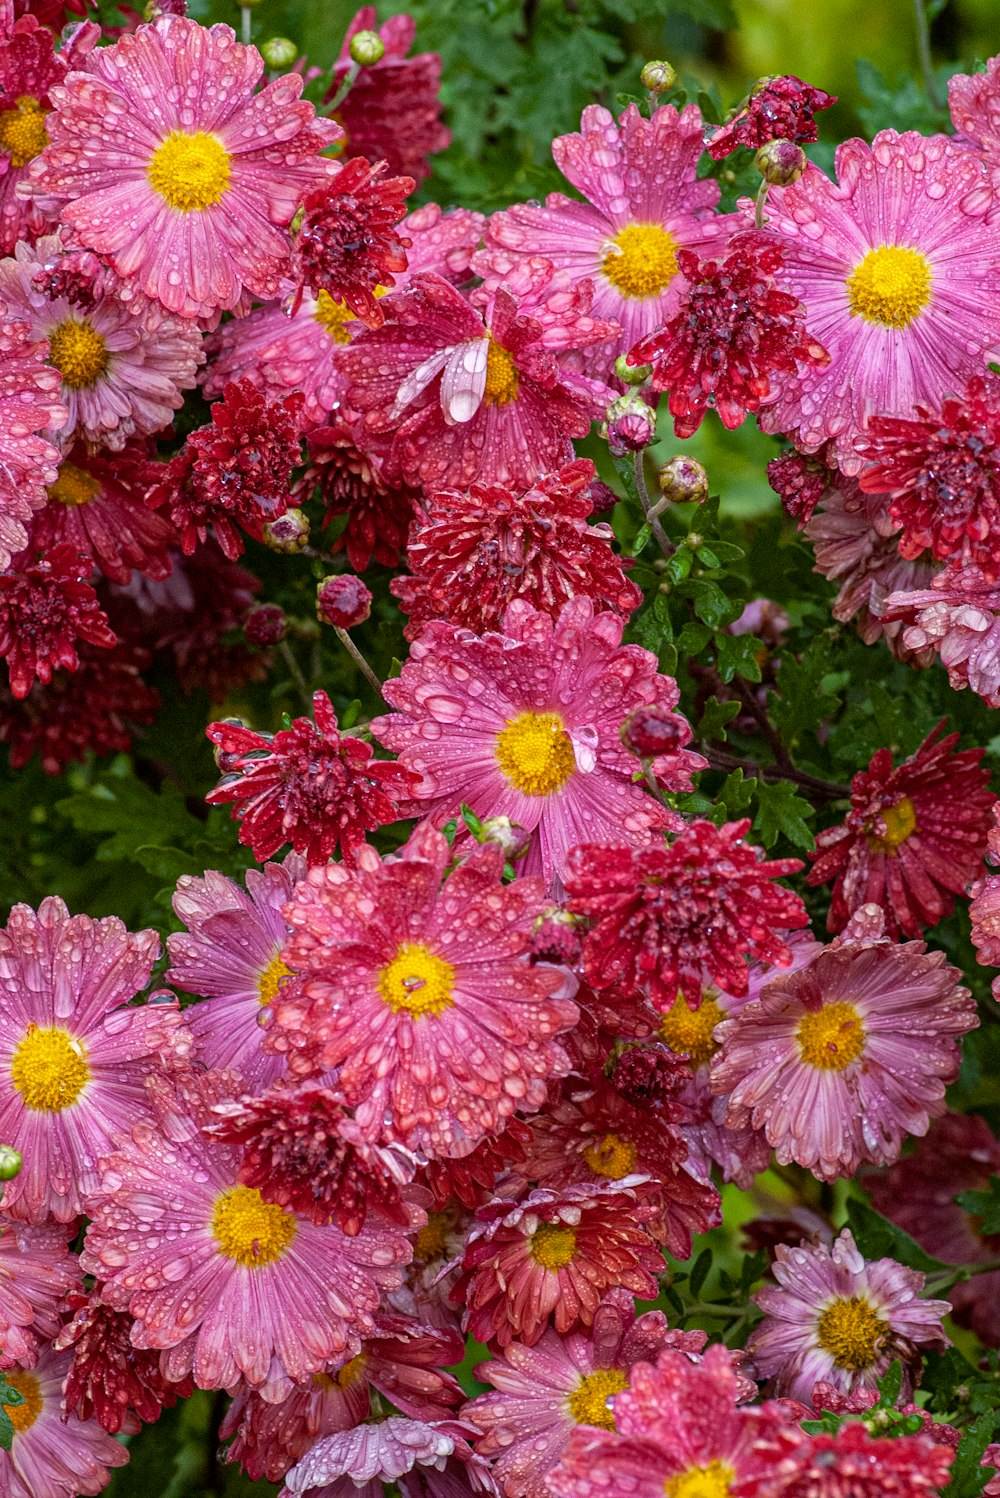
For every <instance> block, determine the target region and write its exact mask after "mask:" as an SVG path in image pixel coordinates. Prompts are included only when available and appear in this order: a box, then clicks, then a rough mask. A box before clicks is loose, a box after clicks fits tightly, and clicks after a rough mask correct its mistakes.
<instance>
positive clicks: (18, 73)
mask: <svg viewBox="0 0 1000 1498" xmlns="http://www.w3.org/2000/svg"><path fill="white" fill-rule="evenodd" d="M59 24H60V25H61V22H60V23H59ZM54 41H55V38H54V37H53V35H52V32H51V31H50V30H49V29H48V27H47V26H44V25H39V23H38V20H37V18H36V17H35V16H33V15H25V16H21V17H20V18H19V19H18V20H16V21H15V22H14V25H13V28H12V29H11V30H10V32H9V33H8V34H7V35H6V36H4V37H2V38H0V255H11V254H13V251H14V246H15V245H16V244H17V243H18V242H19V241H24V240H32V239H35V238H36V237H37V236H38V235H39V234H42V233H44V231H45V229H46V227H47V226H48V225H49V224H50V223H51V214H46V213H45V212H43V210H42V209H41V208H40V207H39V206H38V205H36V204H35V203H33V202H31V201H30V200H28V201H25V199H24V198H22V197H19V196H18V192H17V187H18V183H19V182H23V181H24V180H25V178H26V177H27V166H28V163H29V162H30V161H33V160H34V158H35V157H36V156H37V155H38V154H39V152H40V151H43V150H44V149H45V147H46V146H47V145H48V143H49V135H48V131H47V130H46V128H45V120H46V115H47V114H48V111H49V109H50V108H51V102H50V100H49V89H50V88H51V87H52V85H53V84H54V83H58V82H59V81H60V80H61V79H62V77H63V75H64V74H65V72H66V59H65V57H62V56H60V55H59V53H57V52H56V51H55V49H54Z"/></svg>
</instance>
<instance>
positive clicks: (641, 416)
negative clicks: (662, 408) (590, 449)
mask: <svg viewBox="0 0 1000 1498" xmlns="http://www.w3.org/2000/svg"><path fill="white" fill-rule="evenodd" d="M601 435H602V436H603V437H606V438H607V439H608V447H609V448H610V449H611V452H612V455H613V456H614V457H616V458H621V457H623V456H624V455H625V454H626V453H637V452H641V451H642V449H643V448H644V447H648V446H649V444H650V443H651V442H655V441H656V414H655V412H654V411H653V410H652V409H651V408H650V407H649V405H648V404H647V403H646V401H644V400H643V398H642V396H641V395H637V394H636V393H635V391H634V390H630V391H629V392H628V393H627V394H626V395H620V396H619V397H618V399H617V400H614V401H612V402H611V404H610V406H609V407H608V409H607V412H606V415H605V421H604V425H603V426H602V427H601Z"/></svg>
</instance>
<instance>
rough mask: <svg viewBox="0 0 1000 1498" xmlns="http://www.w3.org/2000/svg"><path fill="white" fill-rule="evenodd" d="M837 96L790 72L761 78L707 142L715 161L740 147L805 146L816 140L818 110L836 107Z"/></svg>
mask: <svg viewBox="0 0 1000 1498" xmlns="http://www.w3.org/2000/svg"><path fill="white" fill-rule="evenodd" d="M836 102H837V96H836V94H828V93H826V92H825V90H824V89H821V88H814V87H813V85H812V84H811V83H803V81H802V79H801V78H796V77H795V75H794V74H793V73H788V74H786V75H785V76H784V77H780V78H762V79H761V80H760V82H759V83H758V84H757V85H756V87H755V88H754V89H753V91H752V93H751V95H750V97H749V99H748V100H747V102H746V104H745V105H744V106H743V108H742V109H741V110H740V111H739V113H738V114H737V115H736V116H735V117H734V118H733V119H731V120H730V121H729V122H728V123H727V124H725V125H723V126H722V128H721V129H719V130H716V132H715V134H714V135H713V136H711V138H710V139H709V142H708V145H707V148H706V149H707V150H708V154H709V156H711V157H712V159H713V160H714V161H721V160H722V158H723V157H724V156H731V155H732V153H733V152H734V151H735V150H737V149H738V148H739V147H740V146H746V147H748V149H749V150H751V151H757V150H759V149H760V147H761V146H766V145H767V143H768V141H769V140H793V141H800V142H802V143H803V144H806V145H808V144H809V143H810V142H811V141H814V140H818V139H819V135H818V132H817V129H816V120H815V118H814V116H815V114H816V112H817V110H820V109H829V108H830V107H831V105H833V104H836Z"/></svg>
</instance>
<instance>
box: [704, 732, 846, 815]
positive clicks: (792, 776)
mask: <svg viewBox="0 0 1000 1498" xmlns="http://www.w3.org/2000/svg"><path fill="white" fill-rule="evenodd" d="M702 752H703V754H704V755H705V758H706V759H707V760H708V762H709V764H710V765H711V766H712V769H713V770H727V771H728V770H743V771H745V772H746V773H747V774H749V775H754V776H756V777H757V778H758V779H760V780H768V781H776V780H790V781H792V782H793V784H795V785H800V786H801V787H802V789H803V790H805V791H809V792H810V793H811V794H812V795H813V796H816V797H819V798H820V799H822V800H825V801H843V800H846V799H847V798H848V797H849V796H850V794H851V789H850V786H846V785H838V784H837V783H836V782H835V781H833V780H820V778H819V776H818V775H810V774H809V773H808V772H807V771H806V770H800V769H798V768H797V766H795V765H789V766H788V767H785V766H779V765H762V764H758V763H757V761H756V760H752V759H741V758H740V756H739V755H738V754H730V752H729V750H728V749H720V748H718V747H717V745H715V744H703V745H702Z"/></svg>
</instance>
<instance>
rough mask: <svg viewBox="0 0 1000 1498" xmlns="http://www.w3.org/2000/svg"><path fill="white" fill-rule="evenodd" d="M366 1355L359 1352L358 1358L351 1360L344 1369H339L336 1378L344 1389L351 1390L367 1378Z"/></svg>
mask: <svg viewBox="0 0 1000 1498" xmlns="http://www.w3.org/2000/svg"><path fill="white" fill-rule="evenodd" d="M365 1361H366V1360H365V1355H364V1353H363V1352H359V1353H358V1355H357V1357H353V1358H351V1360H350V1362H349V1363H345V1364H344V1366H343V1368H338V1369H337V1372H336V1373H335V1375H334V1377H335V1378H336V1380H337V1383H338V1384H339V1385H340V1387H341V1388H342V1389H350V1388H351V1387H352V1386H353V1385H354V1384H356V1383H360V1381H361V1379H362V1378H364V1376H365Z"/></svg>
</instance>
